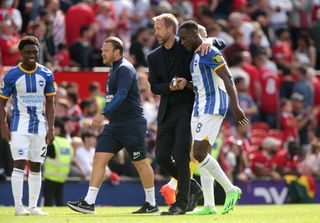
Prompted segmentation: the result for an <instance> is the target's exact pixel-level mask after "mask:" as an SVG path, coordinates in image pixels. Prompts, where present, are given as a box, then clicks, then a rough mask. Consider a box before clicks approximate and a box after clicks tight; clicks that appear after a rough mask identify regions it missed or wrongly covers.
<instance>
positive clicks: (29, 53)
mask: <svg viewBox="0 0 320 223" xmlns="http://www.w3.org/2000/svg"><path fill="white" fill-rule="evenodd" d="M20 53H21V57H22V63H23V64H25V65H27V66H28V67H34V66H35V65H36V63H37V61H38V58H39V47H38V46H36V45H34V44H29V45H25V46H24V47H23V49H22V50H21V52H20Z"/></svg>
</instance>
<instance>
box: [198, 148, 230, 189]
mask: <svg viewBox="0 0 320 223" xmlns="http://www.w3.org/2000/svg"><path fill="white" fill-rule="evenodd" d="M200 166H201V167H203V168H205V169H206V170H207V171H208V172H209V173H210V174H211V176H213V178H214V179H215V180H216V181H217V182H218V183H219V184H220V185H221V186H222V187H223V189H224V191H225V192H226V193H228V192H230V191H232V190H233V188H234V186H233V184H232V183H231V181H230V180H229V178H228V177H227V176H226V174H225V173H224V172H223V170H222V169H221V167H220V165H219V163H218V162H217V160H215V159H214V158H213V157H212V156H211V155H209V154H207V156H206V158H205V159H204V160H202V162H201V163H200Z"/></svg>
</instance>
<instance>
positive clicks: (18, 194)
mask: <svg viewBox="0 0 320 223" xmlns="http://www.w3.org/2000/svg"><path fill="white" fill-rule="evenodd" d="M23 175H24V172H23V170H20V169H17V168H13V171H12V174H11V188H12V194H13V199H14V206H15V207H18V206H20V205H23V204H22V195H23Z"/></svg>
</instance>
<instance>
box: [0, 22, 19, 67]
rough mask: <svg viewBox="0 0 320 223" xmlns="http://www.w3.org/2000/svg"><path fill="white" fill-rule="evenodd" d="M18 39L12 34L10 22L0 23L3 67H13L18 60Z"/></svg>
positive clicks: (0, 48)
mask: <svg viewBox="0 0 320 223" xmlns="http://www.w3.org/2000/svg"><path fill="white" fill-rule="evenodd" d="M19 41H20V37H19V36H17V35H15V34H14V30H13V25H12V21H11V20H5V21H3V22H2V23H1V37H0V50H1V58H2V65H3V66H15V65H17V62H18V61H19V59H20V53H19V49H18V44H19Z"/></svg>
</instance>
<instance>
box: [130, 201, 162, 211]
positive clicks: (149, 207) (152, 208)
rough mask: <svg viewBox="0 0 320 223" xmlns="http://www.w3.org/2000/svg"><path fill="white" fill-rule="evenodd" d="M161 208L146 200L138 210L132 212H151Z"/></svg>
mask: <svg viewBox="0 0 320 223" xmlns="http://www.w3.org/2000/svg"><path fill="white" fill-rule="evenodd" d="M158 211H159V208H158V206H157V205H155V206H152V205H150V204H149V202H145V203H144V205H143V206H142V207H141V208H140V209H139V210H137V211H134V212H132V214H149V213H155V212H158Z"/></svg>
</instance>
